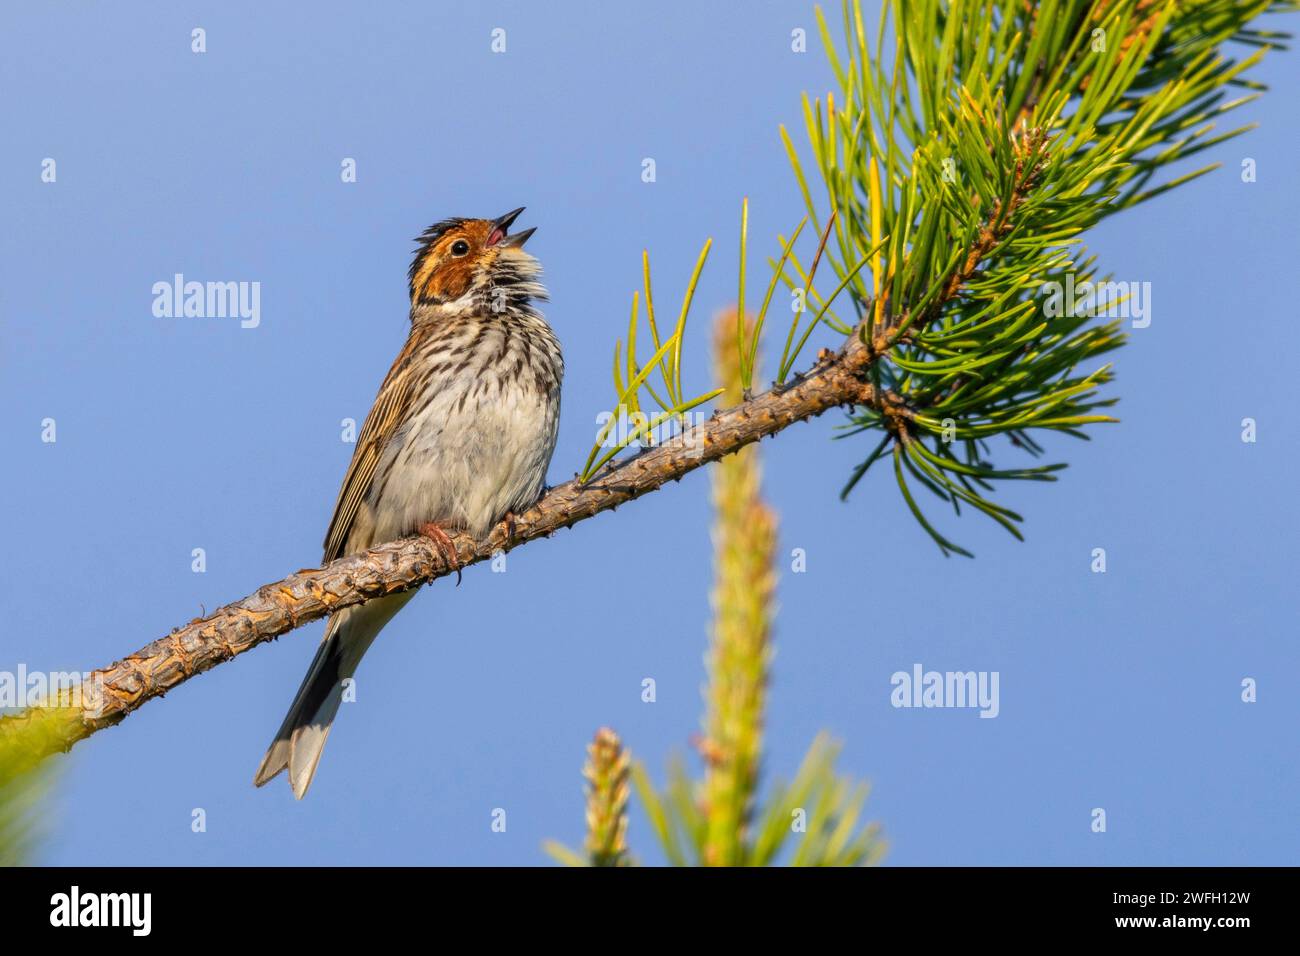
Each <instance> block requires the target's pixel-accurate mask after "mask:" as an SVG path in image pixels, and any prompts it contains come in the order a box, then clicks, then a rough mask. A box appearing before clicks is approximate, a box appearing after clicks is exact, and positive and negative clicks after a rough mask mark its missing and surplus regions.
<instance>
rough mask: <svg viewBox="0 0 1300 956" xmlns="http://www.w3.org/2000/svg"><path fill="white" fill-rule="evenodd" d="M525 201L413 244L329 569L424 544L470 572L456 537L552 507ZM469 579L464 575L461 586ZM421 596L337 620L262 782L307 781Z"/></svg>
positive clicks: (546, 399)
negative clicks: (392, 353)
mask: <svg viewBox="0 0 1300 956" xmlns="http://www.w3.org/2000/svg"><path fill="white" fill-rule="evenodd" d="M522 212H523V207H520V208H519V209H515V210H512V211H511V212H508V213H506V214H505V215H504V216H499V217H497V218H496V219H471V218H464V217H453V218H449V219H444V220H442V221H440V222H437V223H435V224H434V225H432V226H430V227H429V228H428V229H426V230H425V231H424V232H423V233H422V234H421V235H420V236H419V237H418V238H417V239H416V240H415V241H416V244H417V245H416V250H415V255H414V258H413V259H412V262H411V267H410V270H409V272H408V273H407V279H408V284H409V291H410V298H411V312H410V323H411V328H410V333H409V335H408V337H407V340H406V344H405V345H404V346H403V347H402V350H401V351H400V352H399V353H398V355H397V358H396V359H395V360H394V361H393V366H392V368H391V369H389V371H388V375H387V376H386V377H385V378H384V380H383V384H382V385H380V387H379V394H378V395H377V396H376V397H375V401H374V404H373V405H372V406H371V408H370V412H369V414H368V415H367V416H366V420H365V423H364V424H363V425H362V426H361V432H360V434H359V435H358V437H357V442H356V448H355V449H354V451H353V454H352V460H351V463H350V464H349V465H348V469H347V472H346V474H345V475H344V478H343V485H342V487H341V488H340V490H339V495H338V500H337V501H336V503H335V505H334V514H333V517H332V519H331V520H330V523H329V530H328V531H327V533H326V535H325V556H324V562H325V563H329V562H330V561H333V560H335V559H337V558H340V557H343V556H345V555H350V554H356V553H358V552H361V551H365V550H366V549H368V548H370V547H373V546H375V545H377V544H381V543H383V542H385V541H391V540H394V539H397V538H401V537H405V536H409V535H412V534H416V533H419V534H422V535H424V536H426V537H428V538H429V539H430V540H432V541H433V542H434V543H435V545H436V546H437V547H438V548H439V549H440V550H441V551H442V553H443V555H444V557H445V558H446V560H447V564H448V566H449V567H452V568H454V569H455V570H456V572H457V575H458V576H459V573H460V566H459V563H458V561H457V559H456V549H455V547H454V545H453V544H452V542H451V539H450V536H449V534H448V532H450V531H464V532H468V533H469V534H470V535H472V536H474V537H476V538H481V537H483V536H484V535H486V534H487V533H488V532H489V531H490V530H492V529H493V528H494V527H496V526H497V525H498V524H501V523H502V522H504V523H505V525H506V533H507V536H508V537H513V535H514V530H515V528H514V516H515V515H516V514H518V513H520V512H522V511H524V510H526V509H527V508H529V507H530V506H531V505H533V504H534V503H536V501H537V500H538V499H539V498H540V497H541V495H542V493H543V492H544V490H545V483H546V472H547V467H548V466H549V464H550V460H551V455H552V453H553V452H554V451H555V441H556V435H557V431H558V425H559V417H560V385H561V382H562V380H563V377H564V358H563V355H562V352H561V349H560V342H559V339H558V338H557V337H556V335H555V333H554V331H553V330H552V329H551V327H550V326H549V325H548V324H547V322H546V320H545V318H543V316H542V314H541V313H540V312H539V311H538V309H537V307H536V305H535V303H536V302H538V301H542V300H545V299H546V298H547V293H546V289H545V287H544V286H543V285H542V284H541V281H540V276H541V264H540V263H539V262H538V260H537V259H536V258H534V257H533V256H532V255H531V254H529V253H528V252H526V251H525V250H524V243H526V242H527V241H528V238H529V237H530V236H531V235H532V234H533V233H534V232H535V231H536V228H535V227H534V228H532V229H526V230H523V231H522V232H516V233H513V234H511V233H510V227H511V226H512V225H513V224H514V222H515V220H516V219H517V218H518V217H519V215H520V213H522ZM458 581H459V577H458ZM414 593H415V592H414V590H410V591H402V592H398V593H395V594H391V595H386V596H384V597H380V598H376V599H374V600H371V601H368V602H366V603H364V604H360V605H355V606H353V607H348V608H344V609H343V610H340V611H338V612H336V613H335V614H333V615H331V617H330V619H329V622H328V623H327V625H326V627H325V635H324V637H323V638H322V640H321V644H320V646H319V648H318V649H317V651H316V656H315V658H314V659H313V660H312V662H311V666H310V667H309V668H308V670H307V675H306V677H304V678H303V681H302V686H301V687H299V688H298V693H297V695H296V696H295V697H294V698H293V703H292V704H291V705H290V706H289V712H288V714H287V715H286V716H285V718H284V722H283V723H282V724H281V725H280V729H279V730H278V731H277V732H276V735H275V738H274V740H273V741H272V743H271V746H270V747H269V748H268V750H267V751H266V756H265V757H263V759H262V763H261V765H260V766H259V767H258V768H257V773H256V775H255V776H254V778H253V783H254V785H255V786H258V787H260V786H262V785H263V784H265V783H267V782H268V781H270V780H271V779H272V778H274V777H275V776H276V775H278V774H279V773H280V772H281V771H287V772H288V777H289V784H290V786H291V787H292V789H293V794H294V796H295V797H296V798H297V799H299V800H301V799H302V798H303V796H304V795H305V794H306V793H307V789H308V787H310V786H311V782H312V778H313V777H314V776H315V773H316V768H317V765H318V764H319V763H320V757H321V752H322V750H323V749H324V747H325V742H326V740H327V739H328V737H329V732H330V728H331V726H332V725H333V723H334V719H335V717H336V715H337V714H338V710H339V705H340V703H341V702H342V699H343V692H344V685H343V682H344V681H345V680H347V679H348V678H351V677H352V676H353V675H354V674H355V673H356V670H357V665H358V664H359V663H360V662H361V657H362V655H363V654H365V652H366V651H367V650H368V649H369V647H370V645H371V644H372V643H373V641H374V640H375V638H376V637H377V636H378V634H379V632H380V631H381V630H382V629H383V628H384V626H385V625H387V624H388V622H389V621H391V620H392V619H393V616H394V615H396V614H397V613H398V612H399V611H400V610H401V609H402V608H403V607H404V606H405V605H406V603H407V602H408V601H409V600H410V599H411V597H412V596H413V595H414Z"/></svg>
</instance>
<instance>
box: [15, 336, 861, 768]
mask: <svg viewBox="0 0 1300 956" xmlns="http://www.w3.org/2000/svg"><path fill="white" fill-rule="evenodd" d="M872 361H874V353H873V352H872V350H870V349H869V348H868V347H867V346H865V345H864V344H863V343H862V341H861V336H860V335H856V334H855V335H853V336H851V337H850V338H849V339H848V342H847V343H846V345H845V346H844V347H843V348H842V349H841V350H840V351H839V352H838V353H835V354H833V355H824V356H823V357H822V358H821V359H819V361H818V363H817V364H816V365H815V366H813V368H812V369H810V370H809V371H808V372H807V373H806V374H804V375H802V376H800V377H798V378H797V379H795V380H794V381H793V382H791V383H789V384H788V385H785V386H783V387H781V388H779V389H773V390H772V391H769V392H765V393H763V394H761V395H758V396H755V397H754V398H752V399H750V400H749V401H746V402H743V403H742V404H740V405H737V406H735V407H733V408H729V409H726V410H724V411H720V412H718V413H716V414H715V415H714V416H713V417H712V418H710V419H709V420H708V421H707V422H704V423H703V424H700V425H697V426H695V427H694V428H692V429H690V430H689V431H687V432H685V433H683V434H681V435H678V436H676V437H674V438H673V439H670V440H669V441H666V442H664V443H663V444H662V445H659V446H657V447H654V448H650V449H646V450H644V451H642V452H641V453H639V454H637V455H635V456H633V457H630V458H627V459H625V460H623V461H615V462H613V463H611V465H610V466H609V467H607V468H606V469H605V470H604V471H602V472H601V473H600V474H598V475H597V476H596V477H595V478H593V479H592V480H591V481H589V482H588V483H587V484H585V485H582V484H579V483H578V482H577V480H576V479H575V480H574V481H569V482H567V483H565V484H563V485H560V486H558V487H556V488H552V489H551V490H550V491H549V492H547V493H546V494H545V495H544V496H543V498H542V500H541V501H539V502H538V503H537V504H536V505H534V506H533V507H532V508H531V509H529V510H528V511H526V512H525V513H524V514H522V515H519V516H517V517H516V520H515V534H514V538H513V540H509V541H507V540H506V532H505V528H504V526H503V525H499V526H498V527H497V528H495V529H494V530H493V531H492V533H491V534H489V535H488V537H486V538H485V539H483V540H481V541H477V540H474V539H473V538H471V537H469V536H468V535H466V534H463V533H461V534H453V535H452V536H451V540H452V543H453V544H454V546H455V548H456V554H457V557H458V559H459V561H460V564H461V566H462V567H465V566H468V565H471V564H476V563H478V562H480V561H484V560H487V559H489V558H491V557H492V555H493V554H495V553H497V552H498V551H501V550H510V549H512V548H515V547H518V546H519V545H521V544H524V543H526V542H528V541H532V540H535V539H537V538H543V537H548V536H550V535H552V534H554V533H555V532H556V531H558V530H560V529H561V528H571V527H572V526H573V525H574V524H576V523H577V522H579V521H583V520H586V519H587V518H591V517H594V516H595V515H598V514H600V513H601V512H603V511H610V510H612V509H614V508H616V507H618V506H619V505H621V504H624V503H625V502H628V501H632V500H634V499H636V498H639V497H641V496H642V495H644V494H647V493H648V492H651V491H654V490H655V489H656V488H659V487H660V486H662V485H664V484H666V483H667V482H669V481H676V480H678V479H680V478H682V477H683V476H684V475H686V474H689V473H690V472H692V471H694V470H695V469H697V468H699V467H701V466H703V465H706V464H708V463H709V462H712V461H716V460H717V459H719V458H722V457H723V456H725V455H729V454H731V453H732V452H735V451H737V450H739V449H741V448H743V447H744V446H746V445H748V444H751V443H752V442H756V441H758V440H759V439H761V438H764V437H766V436H768V435H773V434H775V433H777V432H779V431H781V430H782V429H784V428H787V427H789V426H790V425H793V424H794V423H795V422H800V421H804V420H805V419H808V418H811V417H813V416H816V415H820V414H821V413H822V412H824V411H826V410H827V409H830V408H834V407H836V406H838V405H862V404H869V403H870V402H872V400H873V398H874V397H875V396H874V394H873V391H872V386H871V385H870V383H869V382H868V381H867V380H866V372H867V370H868V368H869V366H870V365H871V363H872ZM452 570H453V569H452V568H450V567H449V566H448V565H447V562H446V561H445V560H444V558H443V557H442V555H441V554H440V553H439V551H438V549H437V548H436V547H435V546H434V545H433V544H432V543H431V542H429V541H428V540H427V539H425V538H422V537H415V538H405V539H403V540H400V541H394V542H391V543H389V544H384V545H381V546H379V547H377V548H372V549H371V550H369V551H366V552H364V553H362V554H357V555H352V556H349V557H345V558H341V559H339V560H338V561H334V562H332V563H330V564H329V565H327V566H325V567H323V568H317V569H306V570H301V571H298V572H296V573H294V574H291V575H289V576H288V577H286V578H284V579H283V580H281V581H276V582H275V583H273V584H267V585H263V586H262V587H260V588H258V589H257V590H256V591H255V592H254V593H253V594H251V595H249V596H248V597H246V598H243V599H242V600H239V601H235V602H234V603H232V604H227V605H226V606H225V607H222V608H219V609H217V610H216V611H214V612H213V613H211V614H209V615H208V616H207V617H202V618H195V619H194V620H192V621H190V622H189V623H188V624H186V625H184V626H183V627H179V628H177V629H175V630H173V631H172V632H171V633H170V634H168V635H166V636H165V637H161V638H159V639H158V640H156V641H153V642H152V643H150V644H147V645H145V646H144V647H142V648H141V649H140V650H138V651H136V652H135V653H134V654H131V655H130V656H128V657H125V658H123V659H122V660H119V661H115V662H114V663H112V664H110V665H108V666H107V667H104V668H101V669H100V670H97V671H94V672H93V673H92V674H91V679H90V681H89V683H88V684H87V685H84V686H83V689H82V693H81V699H80V701H79V705H78V706H73V707H58V708H55V707H35V708H29V709H28V710H26V711H24V712H22V713H21V714H18V715H16V716H12V717H5V718H0V747H11V748H17V749H19V750H21V751H24V752H25V755H26V756H27V757H29V758H30V759H39V758H41V757H44V756H46V755H48V754H50V753H54V752H58V751H61V750H62V751H66V750H68V749H70V748H71V747H72V745H73V744H75V743H76V742H77V741H79V740H83V739H84V738H86V737H89V736H90V735H91V734H93V733H95V732H96V731H98V730H102V729H104V728H105V727H111V726H113V725H114V724H116V723H119V722H120V721H121V720H123V719H124V718H125V717H126V716H127V715H128V714H130V713H132V712H133V711H135V710H136V709H138V708H139V707H141V706H142V705H143V704H145V703H147V702H148V701H151V700H153V699H154V698H156V697H161V696H163V695H164V694H165V693H167V692H168V691H169V690H171V689H172V688H174V687H178V686H180V685H181V684H183V683H184V682H185V681H187V680H189V679H190V678H191V677H194V676H196V675H198V674H202V673H203V672H204V671H206V670H209V669H211V668H213V667H216V666H217V665H218V664H221V663H224V662H225V661H229V660H232V659H233V658H235V657H238V656H239V655H240V654H243V653H245V652H247V651H249V650H252V649H253V648H254V647H256V646H258V645H259V644H263V643H265V642H266V641H269V640H272V639H274V638H276V637H279V636H280V635H281V634H285V633H287V632H289V631H291V630H293V629H294V628H297V627H301V626H302V625H304V624H307V623H309V622H311V621H314V620H316V619H317V618H321V617H325V616H326V615H328V614H331V613H332V612H334V611H337V610H340V609H341V608H345V607H350V606H351V605H354V604H361V603H363V602H365V601H368V600H370V599H372V598H376V597H380V596H382V595H384V594H390V593H392V592H394V591H405V590H408V589H410V588H416V587H419V586H420V585H422V584H426V583H428V582H430V581H433V580H436V579H437V578H440V577H443V576H444V575H446V574H448V573H450V572H451V571H452Z"/></svg>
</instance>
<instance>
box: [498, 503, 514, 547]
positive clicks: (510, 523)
mask: <svg viewBox="0 0 1300 956" xmlns="http://www.w3.org/2000/svg"><path fill="white" fill-rule="evenodd" d="M501 523H502V524H503V525H505V526H506V544H510V542H512V541H514V540H515V513H514V512H513V511H507V512H506V516H505V517H504V518H502V519H501Z"/></svg>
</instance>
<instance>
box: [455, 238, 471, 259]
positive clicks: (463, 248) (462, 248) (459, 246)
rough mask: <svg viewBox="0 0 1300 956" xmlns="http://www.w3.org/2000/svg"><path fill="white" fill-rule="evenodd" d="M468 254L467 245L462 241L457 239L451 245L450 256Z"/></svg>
mask: <svg viewBox="0 0 1300 956" xmlns="http://www.w3.org/2000/svg"><path fill="white" fill-rule="evenodd" d="M468 252H469V243H468V242H466V241H465V240H464V239H457V240H456V241H455V242H453V243H452V244H451V254H452V255H453V256H457V257H459V256H463V255H465V254H466V253H468Z"/></svg>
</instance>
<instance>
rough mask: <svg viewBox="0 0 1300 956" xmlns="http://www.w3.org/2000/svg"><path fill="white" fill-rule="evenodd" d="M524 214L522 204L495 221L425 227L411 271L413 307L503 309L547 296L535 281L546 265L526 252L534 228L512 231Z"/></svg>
mask: <svg viewBox="0 0 1300 956" xmlns="http://www.w3.org/2000/svg"><path fill="white" fill-rule="evenodd" d="M523 211H524V209H523V207H522V206H520V207H519V208H518V209H515V210H513V211H511V212H508V213H506V214H505V215H504V216H500V217H498V218H496V219H462V218H455V219H444V220H443V221H442V222H439V223H435V224H434V225H432V226H430V227H429V228H428V229H426V230H425V231H424V233H423V234H422V235H421V236H420V237H419V238H418V239H416V242H417V243H419V246H418V248H417V249H416V251H415V258H414V259H413V260H412V261H411V270H410V272H409V273H408V278H409V279H410V283H411V306H412V308H414V307H415V306H418V305H421V304H427V305H451V304H455V303H460V304H463V305H465V306H467V307H475V306H480V305H487V306H488V307H490V308H494V309H496V310H497V311H500V309H501V308H502V307H504V306H506V305H510V304H513V305H526V304H527V301H528V300H529V299H530V298H543V297H545V295H546V290H545V289H543V288H542V286H541V285H540V284H539V283H538V282H537V281H536V279H537V276H538V275H539V274H540V273H541V265H540V264H539V263H538V261H537V260H536V259H534V258H533V257H532V256H530V255H529V254H528V253H527V252H525V251H524V248H523V246H524V243H525V242H527V241H528V237H529V236H531V235H532V234H533V232H534V231H535V229H525V230H523V231H522V232H516V233H513V234H511V232H510V226H511V225H512V224H513V223H514V221H515V220H516V219H517V218H518V217H519V214H520V213H521V212H523Z"/></svg>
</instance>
